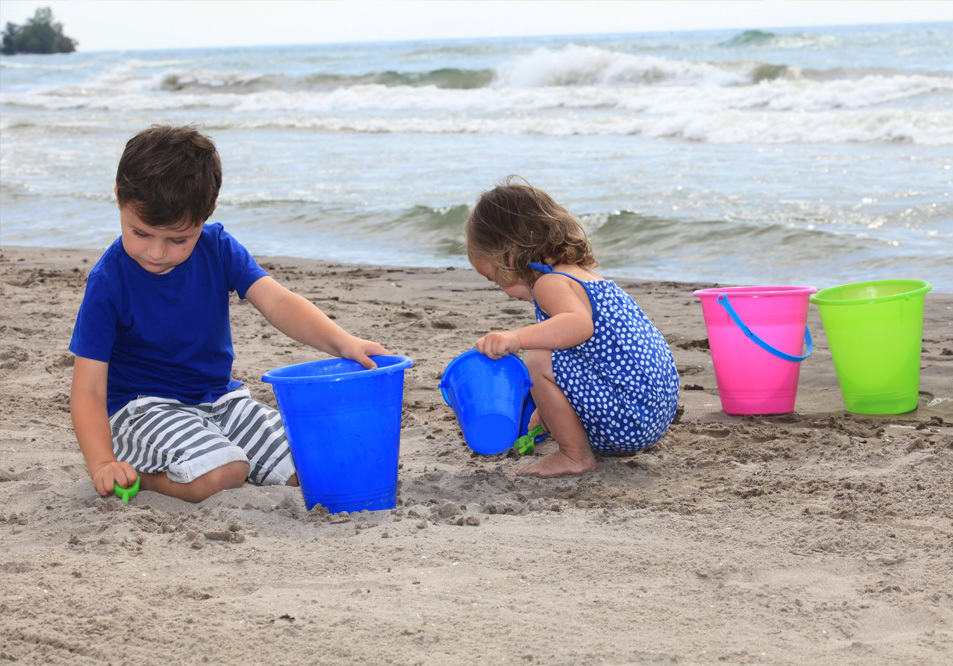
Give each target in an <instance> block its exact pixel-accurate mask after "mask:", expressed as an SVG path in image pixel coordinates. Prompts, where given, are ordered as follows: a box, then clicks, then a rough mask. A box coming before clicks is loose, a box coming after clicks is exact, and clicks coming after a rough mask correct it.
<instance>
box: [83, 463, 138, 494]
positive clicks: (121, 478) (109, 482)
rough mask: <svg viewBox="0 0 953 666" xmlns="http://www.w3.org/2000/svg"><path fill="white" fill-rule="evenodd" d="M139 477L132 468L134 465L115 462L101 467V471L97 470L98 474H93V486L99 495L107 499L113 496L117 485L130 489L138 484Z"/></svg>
mask: <svg viewBox="0 0 953 666" xmlns="http://www.w3.org/2000/svg"><path fill="white" fill-rule="evenodd" d="M137 476H139V475H138V474H137V473H136V470H134V469H133V468H132V465H130V464H129V463H127V462H119V461H118V460H113V461H112V462H108V463H105V464H103V465H100V467H99V469H97V470H96V473H95V474H93V486H94V487H95V488H96V492H97V493H99V494H100V495H102V496H103V497H105V496H106V495H111V494H112V492H113V488H114V487H115V485H116V484H117V483H118V484H119V485H120V486H121V487H123V488H128V487H129V486H131V485H132V484H133V483H135V482H136V477H137Z"/></svg>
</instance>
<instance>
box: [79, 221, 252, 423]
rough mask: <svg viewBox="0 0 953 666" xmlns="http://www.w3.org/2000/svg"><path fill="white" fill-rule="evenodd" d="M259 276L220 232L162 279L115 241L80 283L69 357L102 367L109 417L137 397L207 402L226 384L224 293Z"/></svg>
mask: <svg viewBox="0 0 953 666" xmlns="http://www.w3.org/2000/svg"><path fill="white" fill-rule="evenodd" d="M265 275H267V273H266V272H265V271H264V270H262V268H261V267H260V266H259V265H258V263H257V262H256V261H255V260H254V259H253V258H252V256H251V255H250V254H249V253H248V250H246V249H245V248H244V247H243V246H242V245H241V243H239V242H238V241H237V240H235V239H234V238H233V237H232V236H231V235H230V234H229V233H228V232H227V231H225V229H224V228H223V227H222V225H221V224H217V223H216V224H206V225H205V227H204V228H203V229H202V234H201V236H199V240H198V242H197V243H196V245H195V249H194V250H193V251H192V254H191V255H190V256H189V258H188V259H186V260H185V261H184V262H182V263H181V264H179V265H178V266H176V267H175V268H173V269H172V270H171V271H169V272H168V273H166V274H164V275H155V274H154V273H150V272H149V271H147V270H145V269H144V268H142V266H140V265H139V264H137V263H136V261H135V260H134V259H133V258H132V257H130V256H129V255H128V254H126V251H125V250H124V249H123V247H122V238H118V239H116V240H115V241H114V242H113V244H112V245H110V246H109V248H108V249H107V250H106V252H105V253H104V254H103V256H102V257H101V258H100V259H99V261H98V262H97V263H96V265H95V266H94V267H93V270H92V271H90V273H89V278H88V279H87V281H86V294H85V295H84V296H83V302H82V304H81V305H80V307H79V314H77V316H76V327H75V328H74V329H73V338H72V340H71V341H70V345H69V348H70V351H71V352H73V353H74V354H76V355H77V356H82V357H84V358H91V359H94V360H96V361H103V362H105V363H108V364H109V377H108V384H107V398H106V410H107V411H108V412H109V414H110V416H111V415H112V414H114V413H115V412H116V411H117V410H119V409H120V408H121V407H122V406H123V405H125V404H126V403H127V402H129V401H130V400H133V399H135V398H137V397H138V396H140V395H150V396H158V397H161V398H175V399H176V400H180V401H181V402H184V403H187V404H193V405H194V404H198V403H200V402H213V401H215V400H217V399H218V398H220V397H221V396H223V395H224V394H225V393H228V392H229V391H232V390H234V389H236V388H238V387H239V386H241V382H238V381H235V380H233V379H232V360H233V359H234V357H235V353H234V351H233V350H232V329H231V325H230V322H229V315H228V300H229V292H231V291H237V292H238V295H239V297H241V298H244V297H245V292H246V291H247V290H248V288H249V287H250V286H251V285H252V284H254V282H255V281H256V280H258V279H259V278H261V277H264V276H265Z"/></svg>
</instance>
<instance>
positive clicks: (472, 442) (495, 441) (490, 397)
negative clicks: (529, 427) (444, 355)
mask: <svg viewBox="0 0 953 666" xmlns="http://www.w3.org/2000/svg"><path fill="white" fill-rule="evenodd" d="M530 386H532V382H531V381H530V379H529V371H528V370H527V369H526V366H525V365H524V364H523V361H521V360H520V359H519V357H517V356H513V355H509V356H504V357H503V358H500V359H496V360H493V359H491V358H489V357H488V356H484V355H483V354H481V353H480V352H478V351H477V350H476V349H471V350H470V351H467V352H464V353H463V354H460V355H459V356H457V357H456V358H455V359H453V360H452V361H450V363H449V364H448V365H447V367H446V368H445V369H444V371H443V378H442V379H441V380H440V392H441V393H443V399H444V401H445V402H446V403H447V404H448V405H450V407H452V408H453V411H454V413H456V415H457V422H458V423H459V424H460V430H462V431H463V436H464V438H465V439H466V441H467V446H469V447H470V448H471V449H473V450H474V451H476V452H477V453H479V454H481V455H485V456H493V455H496V454H498V453H503V452H504V451H506V450H507V449H508V448H510V447H511V446H513V442H514V441H515V440H516V438H517V437H519V435H520V426H521V424H522V422H523V420H524V415H523V410H524V407H525V405H526V398H527V396H528V395H529V387H530Z"/></svg>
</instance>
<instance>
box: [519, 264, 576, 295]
mask: <svg viewBox="0 0 953 666" xmlns="http://www.w3.org/2000/svg"><path fill="white" fill-rule="evenodd" d="M529 267H530V268H532V269H533V270H534V271H539V272H540V273H542V274H543V275H549V274H550V273H555V274H556V275H565V276H566V277H567V278H572V279H573V280H575V281H576V282H578V283H579V284H581V285H582V288H583V289H585V288H586V283H585V282H584V281H582V280H580V279H579V278H577V277H576V276H575V275H570V274H569V273H563V272H562V271H554V270H553V267H552V266H550V265H549V264H537V263H535V262H532V261H531V262H529ZM587 293H588V292H587Z"/></svg>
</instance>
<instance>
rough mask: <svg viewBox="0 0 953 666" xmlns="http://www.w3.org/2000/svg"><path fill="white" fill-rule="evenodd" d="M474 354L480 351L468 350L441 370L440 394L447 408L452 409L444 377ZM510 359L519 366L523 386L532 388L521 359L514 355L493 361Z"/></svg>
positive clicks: (527, 372)
mask: <svg viewBox="0 0 953 666" xmlns="http://www.w3.org/2000/svg"><path fill="white" fill-rule="evenodd" d="M474 354H480V351H479V350H478V349H469V350H467V351H465V352H463V353H462V354H460V355H459V356H457V357H456V358H454V359H453V360H452V361H450V362H449V363H448V364H447V367H445V368H444V369H443V373H441V375H440V393H441V395H443V401H444V402H445V403H447V406H448V407H452V406H453V405H451V404H450V396H448V395H447V384H446V382H445V380H444V377H446V376H447V374H448V373H449V372H450V370H451V369H452V368H453V366H455V365H457V364H458V363H459V362H461V361H463V360H465V359H468V358H470V357H471V356H473V355H474ZM480 355H481V356H486V354H480ZM510 357H512V358H513V359H515V360H516V361H517V364H518V365H519V367H520V368H521V369H522V374H523V382H524V384H525V385H526V386H532V385H533V382H532V381H530V378H529V368H527V367H526V364H525V363H524V362H523V359H521V358H520V357H519V356H516V355H515V354H507V355H506V356H503V357H500V358H498V359H495V360H497V361H502V360H503V359H504V358H510ZM486 358H487V359H488V360H491V361H492V360H494V359H491V358H490V357H489V356H486Z"/></svg>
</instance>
